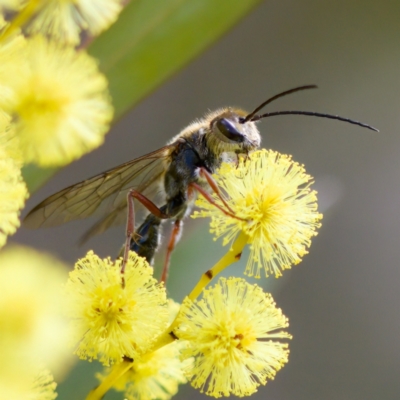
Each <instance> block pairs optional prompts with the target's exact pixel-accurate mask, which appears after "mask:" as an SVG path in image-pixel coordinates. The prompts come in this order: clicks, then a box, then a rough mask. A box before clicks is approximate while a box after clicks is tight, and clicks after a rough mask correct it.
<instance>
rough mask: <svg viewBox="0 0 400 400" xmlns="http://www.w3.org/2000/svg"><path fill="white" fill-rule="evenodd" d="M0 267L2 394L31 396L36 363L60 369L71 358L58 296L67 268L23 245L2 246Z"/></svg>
mask: <svg viewBox="0 0 400 400" xmlns="http://www.w3.org/2000/svg"><path fill="white" fill-rule="evenodd" d="M0 266H1V268H0V354H1V363H0V398H1V399H7V398H8V399H21V400H22V399H27V400H31V399H32V398H35V397H31V396H28V394H31V393H32V389H33V386H32V383H33V381H34V377H35V376H38V375H37V374H38V373H39V367H38V366H40V365H45V366H46V367H49V368H51V369H52V370H53V371H54V372H62V371H64V370H65V369H66V367H67V366H68V365H69V361H70V359H71V356H70V351H68V346H67V344H68V337H67V334H66V332H67V327H68V324H67V321H65V320H64V318H63V317H62V311H61V303H62V301H61V300H62V299H61V296H60V288H61V286H62V284H63V283H64V282H65V278H66V276H67V269H66V266H65V265H64V264H62V263H61V262H60V261H58V260H56V259H54V258H53V257H50V256H48V255H45V254H41V253H38V252H36V251H34V250H31V249H29V248H26V247H22V246H18V247H10V248H8V249H5V250H3V251H2V252H1V253H0ZM37 382H42V383H43V380H42V379H40V380H39V381H37ZM35 386H37V385H35ZM25 396H27V397H25ZM50 398H51V397H50Z"/></svg>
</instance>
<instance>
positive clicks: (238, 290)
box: [174, 278, 291, 397]
mask: <svg viewBox="0 0 400 400" xmlns="http://www.w3.org/2000/svg"><path fill="white" fill-rule="evenodd" d="M179 323H180V325H179V326H178V329H177V330H175V331H174V333H175V334H176V335H177V336H178V337H179V339H180V340H183V341H184V344H186V347H185V348H184V349H183V350H182V356H183V357H184V358H188V357H194V359H195V361H194V363H193V364H192V366H191V367H190V368H188V371H187V372H188V374H189V379H190V382H191V384H192V386H194V387H195V388H199V389H200V390H201V392H205V393H206V394H207V395H209V396H213V397H221V396H230V395H235V396H239V397H242V396H249V395H250V394H252V393H254V392H255V391H256V390H257V387H258V386H259V385H260V384H262V385H265V384H266V382H267V379H273V378H274V376H275V374H276V372H277V371H278V370H280V369H281V368H282V366H283V365H284V364H285V363H286V362H287V361H288V354H289V350H288V349H287V347H288V346H287V344H286V343H280V342H279V341H277V340H276V339H290V338H291V336H290V335H289V334H288V333H286V332H284V331H281V330H280V329H282V328H285V327H287V326H288V321H287V319H286V317H285V316H284V315H283V314H282V312H281V310H280V309H278V308H276V306H275V303H274V301H273V299H272V297H271V295H270V294H268V293H264V292H263V291H262V289H261V288H260V287H259V286H257V285H250V284H249V283H247V282H246V281H245V280H244V279H240V278H229V279H225V278H221V279H219V281H218V283H217V284H216V285H215V286H214V287H212V288H210V289H206V290H204V292H203V299H202V300H199V301H195V302H192V301H189V300H187V299H186V300H185V302H184V305H183V308H182V311H181V313H180V316H179Z"/></svg>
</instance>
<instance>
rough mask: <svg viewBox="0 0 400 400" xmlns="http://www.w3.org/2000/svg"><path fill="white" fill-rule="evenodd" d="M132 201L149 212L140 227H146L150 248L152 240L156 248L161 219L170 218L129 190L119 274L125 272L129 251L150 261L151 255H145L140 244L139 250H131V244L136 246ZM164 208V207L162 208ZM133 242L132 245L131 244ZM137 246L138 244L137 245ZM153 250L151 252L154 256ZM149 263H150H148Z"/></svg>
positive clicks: (149, 201)
mask: <svg viewBox="0 0 400 400" xmlns="http://www.w3.org/2000/svg"><path fill="white" fill-rule="evenodd" d="M134 199H137V200H138V201H140V202H141V203H142V204H143V205H144V206H145V207H146V208H147V209H148V210H149V211H150V213H151V214H150V215H149V216H148V217H147V218H146V220H145V223H146V222H147V223H146V225H145V223H143V224H142V225H141V226H144V225H145V227H146V226H147V227H148V228H147V232H143V233H147V236H149V235H150V236H151V238H152V240H151V243H150V247H151V248H153V247H154V243H153V242H154V240H155V241H156V246H155V248H156V247H157V245H158V226H159V225H160V223H161V219H167V218H170V217H169V215H168V214H165V213H164V212H163V210H162V209H160V208H158V207H157V206H156V205H155V204H154V203H153V202H152V201H151V200H149V199H148V198H147V197H146V196H144V195H142V194H141V193H139V192H138V191H136V190H134V189H131V190H130V191H129V192H128V196H127V202H128V217H127V222H126V239H125V246H124V255H123V260H122V265H121V273H124V271H125V265H126V263H127V261H128V255H129V250H133V251H136V253H138V254H139V255H140V256H143V257H145V258H146V259H147V260H149V258H150V260H151V259H152V255H151V256H149V255H148V254H146V248H145V247H146V246H144V244H143V243H142V245H141V246H140V248H139V247H138V249H135V248H132V247H134V246H133V244H136V242H135V241H134V240H133V235H134V233H135V205H134ZM163 208H164V207H163ZM149 217H152V220H151V221H150V220H149V219H150V218H149ZM152 230H153V231H154V230H155V231H156V232H151V231H152ZM131 242H133V243H131ZM137 245H138V246H139V245H140V243H137ZM154 251H155V249H154V250H153V254H154ZM149 262H150V261H149Z"/></svg>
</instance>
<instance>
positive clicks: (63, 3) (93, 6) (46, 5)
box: [28, 0, 124, 45]
mask: <svg viewBox="0 0 400 400" xmlns="http://www.w3.org/2000/svg"><path fill="white" fill-rule="evenodd" d="M123 3H124V1H123V0H41V1H40V2H39V4H38V12H37V15H36V16H35V17H34V18H33V19H32V21H31V22H30V24H29V29H28V31H29V32H32V33H42V34H45V35H50V36H51V37H52V38H53V39H56V40H60V41H62V42H65V43H69V44H73V45H76V44H78V43H79V42H80V34H81V32H82V31H87V32H88V33H89V34H90V35H98V34H99V33H100V32H102V31H103V30H105V29H107V28H108V27H109V26H110V25H111V24H113V23H114V22H115V21H116V19H117V17H118V14H119V13H120V11H121V10H122V7H123Z"/></svg>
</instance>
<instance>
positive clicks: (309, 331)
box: [12, 0, 400, 400]
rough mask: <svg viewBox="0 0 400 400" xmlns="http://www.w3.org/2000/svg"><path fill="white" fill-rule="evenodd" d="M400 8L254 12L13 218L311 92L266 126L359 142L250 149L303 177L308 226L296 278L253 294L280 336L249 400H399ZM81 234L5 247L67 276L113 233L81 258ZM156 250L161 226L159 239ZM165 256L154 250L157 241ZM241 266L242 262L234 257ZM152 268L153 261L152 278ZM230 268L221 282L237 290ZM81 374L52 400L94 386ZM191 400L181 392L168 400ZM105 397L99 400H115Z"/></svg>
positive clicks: (188, 241) (180, 264)
mask: <svg viewBox="0 0 400 400" xmlns="http://www.w3.org/2000/svg"><path fill="white" fill-rule="evenodd" d="M399 21H400V2H399V1H397V0H381V1H376V0H375V1H374V0H363V1H360V0H331V1H321V0H302V1H298V0H279V1H278V0H269V1H265V2H262V3H261V5H260V6H259V7H257V8H256V9H255V10H254V11H253V12H252V13H250V14H249V15H248V16H247V17H246V18H245V19H243V20H242V21H241V22H240V23H239V24H238V25H236V27H235V28H234V29H233V30H231V31H230V32H229V33H228V34H226V35H225V36H224V37H223V38H222V39H221V40H220V41H218V43H216V44H215V45H213V46H212V47H210V48H209V49H208V50H207V51H206V52H204V53H203V54H202V55H201V56H200V57H199V58H197V59H196V60H195V61H193V62H192V63H191V64H190V65H188V66H187V67H186V68H185V69H183V70H182V71H181V72H180V73H178V74H176V75H175V76H174V77H173V78H172V79H170V80H169V81H168V82H167V83H165V84H164V85H163V86H162V87H160V88H159V89H158V90H157V91H155V92H154V93H153V94H152V95H151V96H150V97H148V98H146V99H145V100H144V101H142V102H141V103H140V105H138V106H137V107H136V108H135V109H134V110H132V111H131V112H130V113H129V114H128V115H126V116H125V117H124V118H122V119H121V120H120V121H119V122H118V123H117V124H116V125H115V126H114V128H113V129H112V131H111V132H110V133H109V134H108V136H107V139H106V143H105V144H104V145H103V146H102V147H101V148H100V149H98V150H96V151H94V152H93V153H91V154H89V155H87V156H85V157H83V158H82V159H81V160H79V161H77V162H75V163H73V164H72V165H70V166H68V167H67V168H65V169H63V170H62V171H60V172H59V173H57V175H56V176H55V177H54V178H53V179H51V180H50V181H49V182H48V184H46V185H45V186H44V187H43V188H42V189H40V190H39V191H37V193H36V194H34V195H33V196H32V197H31V199H30V200H29V202H28V207H27V209H29V208H31V207H32V206H34V205H35V204H36V203H37V202H39V201H40V200H42V199H43V198H45V197H46V196H48V195H50V194H52V193H53V192H55V191H57V190H59V189H62V188H63V187H65V186H67V185H69V184H73V183H75V182H78V181H80V180H83V179H85V178H87V177H90V176H92V175H94V174H96V173H98V172H101V171H103V170H106V169H108V168H110V167H113V166H116V165H118V164H120V163H122V162H125V161H128V160H131V159H133V158H135V157H138V156H141V155H143V154H145V153H147V152H150V151H152V150H154V149H157V148H159V147H161V146H163V145H164V143H165V142H166V141H168V139H169V138H171V137H172V136H173V135H175V134H176V133H178V132H179V130H180V129H181V128H183V127H184V126H186V125H187V124H188V123H190V122H191V121H192V120H193V119H195V118H197V117H200V116H202V115H203V114H204V113H205V112H206V111H208V110H209V109H211V110H213V109H215V108H218V107H220V106H225V105H234V106H240V107H243V108H245V109H249V110H251V109H253V108H254V107H255V106H257V105H258V104H259V103H261V102H262V101H263V100H265V99H266V98H268V97H270V96H272V95H274V94H276V93H278V92H280V91H283V90H286V89H289V88H292V87H295V86H299V85H303V84H310V83H315V84H318V85H319V87H320V88H319V89H318V90H312V91H307V92H302V93H297V94H294V95H292V96H289V97H286V98H284V99H280V100H278V101H277V102H276V103H273V104H272V105H271V106H270V107H269V110H271V111H272V110H288V109H298V110H309V111H319V112H327V113H333V114H339V115H341V116H346V117H351V118H354V119H358V120H360V121H363V122H367V123H370V124H372V125H374V126H376V127H378V128H379V129H380V133H374V132H371V131H368V130H366V129H362V128H360V127H356V126H353V125H350V124H346V123H341V122H337V121H331V120H327V119H318V118H309V117H301V116H286V117H285V116H283V117H276V118H271V119H268V120H264V121H263V122H261V123H260V125H259V127H260V130H261V132H262V137H263V142H262V144H263V147H266V148H272V149H275V150H278V151H280V152H282V153H289V154H292V155H293V158H294V159H295V160H296V161H298V162H300V163H304V164H305V166H306V169H307V171H308V172H309V173H310V174H311V175H313V176H314V177H315V180H316V184H315V187H316V189H317V190H318V191H319V199H320V206H321V210H322V211H323V212H324V220H323V226H322V228H321V230H320V233H319V235H318V236H317V237H316V238H315V239H314V241H313V244H312V246H311V249H310V254H309V255H307V256H306V257H305V258H304V260H303V262H302V263H301V264H300V265H298V266H296V267H294V268H293V269H292V270H290V271H286V274H285V275H284V277H283V278H280V279H278V280H275V279H273V278H269V279H265V278H264V279H260V280H259V281H258V283H259V284H261V285H263V286H264V287H265V288H266V289H267V290H270V291H271V292H272V294H273V296H274V298H275V299H276V301H277V304H278V306H279V307H281V308H282V309H283V311H284V313H285V314H286V315H287V316H288V317H289V320H290V332H291V333H292V334H293V336H294V339H293V340H292V342H291V343H290V348H291V354H290V361H289V363H288V364H287V365H286V366H285V367H284V368H283V370H282V371H280V372H279V373H278V374H277V377H276V379H275V381H273V382H269V383H268V384H267V385H266V387H262V388H260V390H259V392H258V393H257V394H256V395H254V396H253V398H254V399H263V398H268V399H269V400H273V399H274V400H283V399H285V400H287V399H296V400H313V399H315V400H320V399H324V400H330V399H335V400H336V399H338V400H339V399H340V400H347V399H351V400H369V399H371V400H373V399H374V400H375V399H385V400H386V399H387V400H390V399H393V400H395V399H399V396H400V379H399V373H400V344H399V338H400V319H399V307H400V290H399V286H400V268H399V263H400V210H399V206H400V96H399V94H400V23H399ZM92 222H93V221H88V222H86V221H80V222H76V223H75V222H74V223H70V224H68V225H66V226H62V227H59V228H52V229H43V230H37V231H32V230H26V229H20V230H19V231H18V233H17V234H16V235H15V236H14V237H13V238H12V241H13V242H19V243H24V244H28V245H30V246H33V247H36V248H39V249H43V250H46V251H49V252H52V253H54V254H56V255H58V256H59V257H60V258H62V259H64V260H66V261H67V262H69V263H70V264H71V265H73V263H74V261H76V259H77V258H78V257H82V256H83V255H84V254H85V253H86V251H87V250H88V249H89V248H92V249H94V250H95V251H96V252H97V253H98V254H100V255H102V256H107V255H111V256H114V255H116V253H117V252H118V250H119V248H120V246H121V244H122V241H123V237H124V228H123V227H121V228H120V229H114V230H112V231H110V232H108V233H106V234H103V235H102V236H100V237H97V238H95V239H93V240H91V241H90V242H89V243H87V244H86V245H85V246H83V247H78V246H77V238H78V237H79V236H80V235H81V234H82V233H83V232H84V231H85V229H87V228H88V226H89V225H90V224H91V223H92ZM164 232H165V235H166V236H167V235H168V226H166V229H165V231H164ZM207 232H208V227H207V224H206V222H205V221H204V222H203V221H198V220H196V221H188V222H187V223H186V225H185V232H184V235H183V238H182V240H181V242H180V243H179V246H178V249H177V251H176V252H175V253H174V255H173V259H172V271H171V274H170V282H169V285H168V290H169V293H170V295H171V297H173V298H174V299H175V300H178V301H179V300H181V299H182V298H183V297H184V296H185V294H187V293H188V292H189V291H190V289H191V288H192V287H193V285H194V284H195V282H196V281H197V279H198V278H199V276H200V274H201V273H202V272H204V271H205V270H206V269H208V268H209V267H210V266H212V265H213V264H214V263H215V261H217V259H218V257H219V256H220V255H221V254H222V253H223V252H224V250H225V249H222V248H221V245H220V243H219V242H216V243H215V242H213V241H212V239H211V237H210V235H209V234H208V233H207ZM165 241H166V240H165ZM244 258H245V257H244ZM162 259H163V250H161V251H160V252H159V253H158V257H157V263H156V268H159V265H160V263H161V262H162ZM244 262H245V261H242V262H241V263H239V264H238V265H237V266H235V268H232V269H231V270H230V271H229V273H230V274H235V275H238V276H240V275H241V274H242V271H243V267H244ZM97 370H100V367H99V366H98V365H97V364H96V363H91V364H89V363H85V362H81V363H78V364H77V367H76V368H75V369H74V370H73V371H72V372H71V374H70V376H69V377H68V378H67V380H66V381H65V382H64V383H61V384H60V385H59V399H60V400H66V399H81V398H84V397H85V395H86V394H87V392H88V391H89V390H90V389H91V388H93V387H94V386H95V385H96V380H95V379H94V378H93V373H94V371H97ZM189 397H190V398H191V399H197V398H198V399H201V398H205V397H206V396H203V395H201V394H199V393H198V392H196V391H194V390H193V389H191V388H190V386H188V385H186V386H184V387H183V388H181V390H180V392H179V394H178V395H177V396H176V398H177V399H186V398H189ZM122 398H123V397H122V394H113V393H109V394H107V395H106V397H105V399H109V400H111V399H122Z"/></svg>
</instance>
